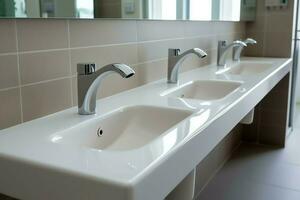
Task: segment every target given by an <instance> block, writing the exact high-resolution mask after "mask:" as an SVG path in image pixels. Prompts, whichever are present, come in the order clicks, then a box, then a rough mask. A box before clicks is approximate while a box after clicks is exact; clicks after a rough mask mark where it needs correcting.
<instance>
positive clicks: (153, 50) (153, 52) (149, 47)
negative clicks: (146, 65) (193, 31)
mask: <svg viewBox="0 0 300 200" xmlns="http://www.w3.org/2000/svg"><path fill="white" fill-rule="evenodd" d="M184 43H185V40H184V39H175V40H164V41H155V42H142V43H139V44H138V62H139V63H142V62H147V61H151V60H156V59H162V58H167V57H168V49H169V48H176V49H177V48H179V49H182V48H183V46H184ZM182 50H183V49H182Z"/></svg>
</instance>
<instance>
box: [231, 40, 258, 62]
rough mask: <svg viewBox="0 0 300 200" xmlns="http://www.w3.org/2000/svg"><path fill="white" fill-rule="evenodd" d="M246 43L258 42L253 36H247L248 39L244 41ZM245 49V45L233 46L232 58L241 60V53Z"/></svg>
mask: <svg viewBox="0 0 300 200" xmlns="http://www.w3.org/2000/svg"><path fill="white" fill-rule="evenodd" d="M243 42H244V43H245V44H247V45H248V44H256V43H257V42H256V40H254V39H252V38H247V39H246V40H244V41H243ZM243 49H244V46H238V47H233V54H232V60H233V61H240V59H241V53H242V51H243Z"/></svg>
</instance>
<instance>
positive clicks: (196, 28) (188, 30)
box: [184, 21, 216, 37]
mask: <svg viewBox="0 0 300 200" xmlns="http://www.w3.org/2000/svg"><path fill="white" fill-rule="evenodd" d="M215 29H216V23H215V22H209V21H186V22H185V23H184V36H185V37H200V36H207V35H213V34H216V32H215Z"/></svg>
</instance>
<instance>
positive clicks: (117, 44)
mask: <svg viewBox="0 0 300 200" xmlns="http://www.w3.org/2000/svg"><path fill="white" fill-rule="evenodd" d="M68 24H69V23H68ZM68 29H69V28H68ZM68 31H70V30H68ZM238 33H241V32H233V33H226V34H218V33H215V34H204V35H199V36H196V35H195V36H191V37H179V38H165V39H158V40H147V41H134V42H124V43H116V44H102V45H90V46H83V47H71V45H70V44H69V45H68V48H58V49H41V50H31V51H21V52H19V51H18V52H9V53H0V56H7V55H16V54H32V53H47V52H53V51H67V50H80V49H88V48H101V47H114V46H125V45H135V44H147V43H154V42H164V41H172V40H184V39H195V38H199V39H200V38H205V37H210V36H211V37H214V36H222V35H223V36H228V35H234V34H238ZM136 37H137V35H136ZM68 40H70V36H69V38H68ZM136 40H137V38H136Z"/></svg>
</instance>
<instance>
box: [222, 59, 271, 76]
mask: <svg viewBox="0 0 300 200" xmlns="http://www.w3.org/2000/svg"><path fill="white" fill-rule="evenodd" d="M271 67H272V62H243V63H239V64H236V65H233V66H231V67H229V69H228V71H227V72H228V73H229V74H235V75H250V76H251V75H256V74H260V73H262V72H264V71H266V70H268V69H269V68H271Z"/></svg>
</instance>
